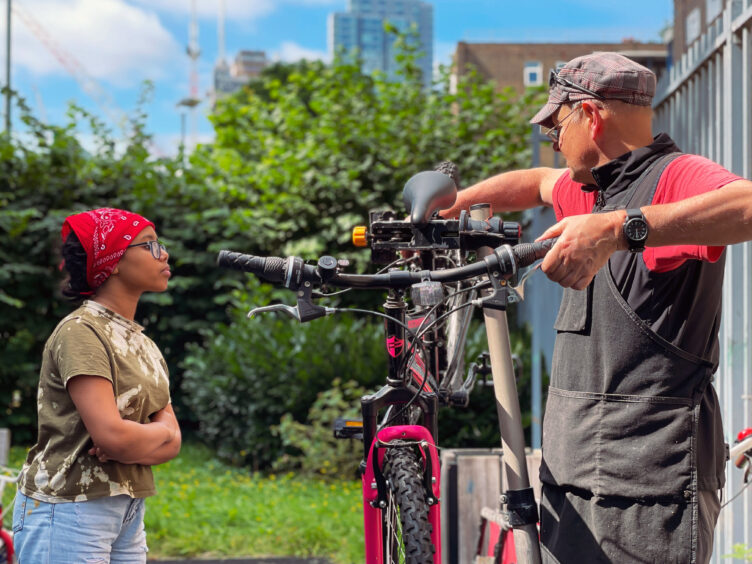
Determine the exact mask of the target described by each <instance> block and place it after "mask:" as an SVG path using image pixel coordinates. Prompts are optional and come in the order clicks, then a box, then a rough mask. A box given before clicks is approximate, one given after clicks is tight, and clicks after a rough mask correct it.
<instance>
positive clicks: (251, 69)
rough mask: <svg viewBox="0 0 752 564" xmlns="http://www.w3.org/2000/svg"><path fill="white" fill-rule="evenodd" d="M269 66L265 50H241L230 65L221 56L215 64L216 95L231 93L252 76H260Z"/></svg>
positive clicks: (246, 82)
mask: <svg viewBox="0 0 752 564" xmlns="http://www.w3.org/2000/svg"><path fill="white" fill-rule="evenodd" d="M266 66H267V59H266V53H265V52H264V51H240V52H239V53H238V54H237V55H236V56H235V60H234V61H233V63H232V65H228V64H227V61H225V59H224V57H220V58H219V59H218V60H217V63H216V64H215V65H214V95H215V97H216V96H221V95H222V94H230V93H232V92H235V91H236V90H239V89H240V88H242V87H243V86H244V85H245V84H248V81H249V80H250V79H251V78H254V77H257V76H259V74H261V71H262V70H264V68H266Z"/></svg>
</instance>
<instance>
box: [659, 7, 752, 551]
mask: <svg viewBox="0 0 752 564" xmlns="http://www.w3.org/2000/svg"><path fill="white" fill-rule="evenodd" d="M725 4H726V5H725V9H724V10H723V12H722V13H721V15H719V16H718V17H717V18H716V19H715V20H714V21H713V22H711V23H710V25H709V27H708V29H707V31H706V32H705V33H704V34H703V35H702V36H701V37H699V38H698V39H697V40H696V41H695V42H694V43H693V44H692V45H691V47H690V48H689V50H688V51H687V52H686V53H685V54H684V55H683V56H682V58H681V60H680V61H676V64H675V65H674V67H673V68H672V69H671V70H670V71H669V72H668V73H667V74H666V75H664V76H663V77H661V80H659V83H658V89H657V96H656V99H655V102H654V109H655V118H656V119H655V121H654V126H655V131H656V132H657V131H666V132H667V133H669V134H670V135H671V136H672V137H673V139H674V140H675V141H676V143H677V144H678V145H679V147H681V149H682V150H683V151H685V152H688V153H695V154H699V155H703V156H706V157H708V158H709V159H711V160H713V161H715V162H717V163H720V164H722V165H723V166H725V167H726V168H728V169H729V170H731V171H732V172H734V173H736V174H738V175H740V176H743V177H745V178H752V0H729V1H727V2H726V3H725ZM750 197H752V195H751V196H750ZM726 260H727V264H726V274H725V282H724V290H723V320H722V328H721V363H720V368H719V372H718V374H717V375H716V381H715V386H716V389H717V391H718V395H719V396H720V401H721V407H722V409H723V421H724V428H725V431H726V437H727V439H728V440H729V441H733V439H734V436H735V434H736V431H738V430H739V429H741V428H743V427H748V426H752V307H751V306H752V243H744V244H740V245H734V246H731V247H729V248H728V250H727V259H726ZM727 478H728V479H727V484H726V489H725V492H724V499H725V500H728V499H730V498H731V497H733V496H734V495H735V494H736V493H737V492H739V491H740V490H741V487H742V476H741V472H739V471H738V470H736V469H735V468H734V467H732V466H731V465H729V470H728V474H727ZM735 544H745V545H747V546H752V488H747V490H746V491H745V493H743V494H742V495H741V496H740V497H739V498H737V499H736V500H734V501H733V502H732V503H731V504H729V505H728V506H726V507H724V509H723V510H722V511H721V516H720V519H719V522H718V527H717V529H716V538H715V551H714V555H713V560H712V562H714V563H717V564H721V563H722V562H724V563H727V562H730V560H729V559H728V558H723V555H728V554H730V553H731V552H732V549H733V545H735Z"/></svg>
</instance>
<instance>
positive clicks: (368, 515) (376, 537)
mask: <svg viewBox="0 0 752 564" xmlns="http://www.w3.org/2000/svg"><path fill="white" fill-rule="evenodd" d="M394 440H400V441H415V442H416V443H422V444H421V445H420V446H421V449H420V450H421V453H422V455H423V457H424V459H425V457H426V451H425V449H428V456H430V457H431V478H432V480H431V482H432V486H433V497H434V498H435V499H437V500H438V499H440V496H439V494H440V493H441V483H440V467H439V455H438V452H437V449H436V446H435V445H434V441H433V437H432V436H431V433H430V432H429V431H428V429H426V428H425V427H421V426H420V425H397V426H394V427H387V428H385V429H382V430H381V431H379V432H378V433H377V434H376V437H375V438H374V440H373V442H372V443H371V448H370V450H369V453H368V459H367V460H368V464H367V465H366V470H365V472H364V473H363V520H364V524H365V540H366V564H384V546H383V543H382V535H383V531H382V520H381V511H382V510H381V508H379V507H374V506H373V505H371V503H372V502H374V503H375V502H376V501H377V500H378V491H377V489H376V478H375V475H374V469H373V463H372V461H373V449H374V448H376V446H375V445H376V442H377V441H379V442H380V443H382V444H388V443H390V442H391V441H394ZM378 460H379V465H381V464H383V461H384V450H383V448H381V450H380V451H379V453H378ZM428 521H429V522H430V523H431V526H432V532H431V541H432V542H433V545H434V547H435V548H436V551H435V552H434V556H433V562H434V564H441V520H440V512H439V504H438V503H435V504H434V505H432V506H431V508H430V509H429V511H428Z"/></svg>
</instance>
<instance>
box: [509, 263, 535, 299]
mask: <svg viewBox="0 0 752 564" xmlns="http://www.w3.org/2000/svg"><path fill="white" fill-rule="evenodd" d="M541 264H543V261H542V260H539V261H538V262H537V263H535V264H534V265H533V266H531V267H530V268H528V269H527V270H526V271H525V274H523V275H522V278H520V281H519V282H518V283H517V285H516V286H512V287H511V288H510V290H511V295H510V296H509V297H510V300H509V302H510V303H515V302H521V301H522V300H524V299H525V282H527V279H528V278H530V277H531V276H532V275H533V273H534V272H535V271H536V270H538V269H539V268H540V267H541Z"/></svg>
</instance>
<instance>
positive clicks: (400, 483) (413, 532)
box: [382, 448, 435, 564]
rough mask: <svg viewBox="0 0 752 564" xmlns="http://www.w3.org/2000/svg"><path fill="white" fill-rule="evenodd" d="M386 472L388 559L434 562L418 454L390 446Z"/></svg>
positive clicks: (398, 563) (392, 562)
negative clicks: (387, 486)
mask: <svg viewBox="0 0 752 564" xmlns="http://www.w3.org/2000/svg"><path fill="white" fill-rule="evenodd" d="M384 475H385V477H386V479H387V482H388V485H389V488H388V494H387V496H388V498H387V504H386V507H385V508H384V510H383V512H382V515H383V520H384V523H383V536H384V562H387V563H388V564H430V563H431V562H433V553H434V550H435V549H434V546H433V543H432V542H431V532H432V527H431V523H430V522H429V521H428V509H429V508H428V503H427V501H426V491H425V488H424V486H423V478H422V476H423V471H422V468H421V464H420V463H419V461H418V454H417V453H416V452H415V450H414V449H412V448H391V449H389V451H388V452H387V455H386V463H385V467H384Z"/></svg>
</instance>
